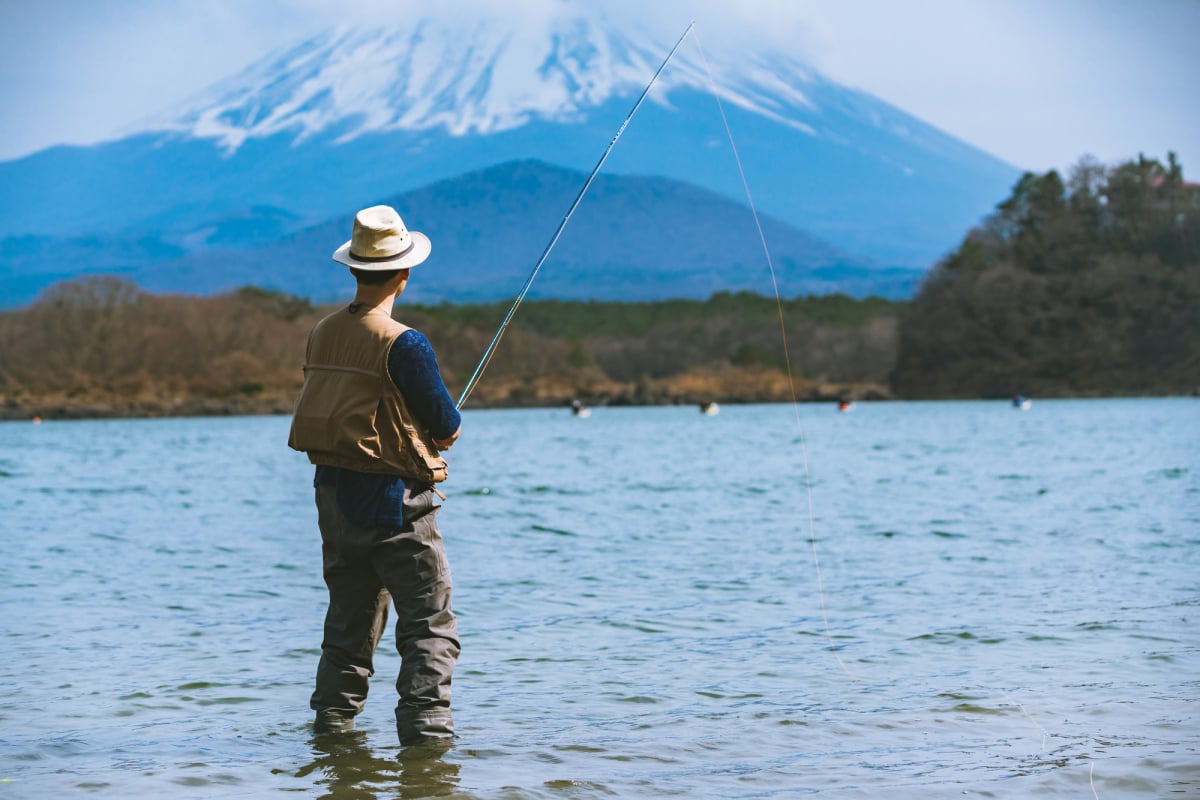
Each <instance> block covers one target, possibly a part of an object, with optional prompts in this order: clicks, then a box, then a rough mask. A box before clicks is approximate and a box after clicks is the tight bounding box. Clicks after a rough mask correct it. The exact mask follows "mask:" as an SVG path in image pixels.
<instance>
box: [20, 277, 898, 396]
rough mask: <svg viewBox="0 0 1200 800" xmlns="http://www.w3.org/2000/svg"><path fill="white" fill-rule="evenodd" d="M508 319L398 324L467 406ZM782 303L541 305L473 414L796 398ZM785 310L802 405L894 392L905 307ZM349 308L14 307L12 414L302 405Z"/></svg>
mask: <svg viewBox="0 0 1200 800" xmlns="http://www.w3.org/2000/svg"><path fill="white" fill-rule="evenodd" d="M507 307H508V306H507V304H502V303H496V304H483V305H462V306H456V305H440V306H419V305H407V304H404V303H403V302H401V304H399V305H398V306H397V308H396V311H395V314H396V316H397V317H398V318H400V319H403V320H404V321H405V322H406V323H407V324H409V325H412V326H413V327H416V328H418V329H419V330H422V331H423V332H425V333H426V334H427V335H428V336H429V337H430V339H431V340H432V341H433V343H434V346H435V347H436V349H437V351H438V354H439V359H440V362H441V365H442V369H443V373H444V377H445V379H446V383H447V385H448V386H449V388H450V389H451V391H452V392H453V393H455V394H456V395H457V393H458V392H459V391H460V390H461V388H462V387H463V386H464V385H465V383H466V381H467V379H468V377H469V376H470V374H471V372H472V371H473V370H474V368H475V365H476V363H477V362H478V359H479V358H480V356H481V355H482V354H483V352H484V350H485V348H486V347H487V344H488V342H489V341H490V340H491V337H492V335H493V334H494V332H495V330H496V328H497V326H498V325H499V324H500V321H501V320H502V319H503V317H504V314H505V312H506V311H507ZM779 307H780V306H777V304H776V301H775V299H774V298H765V297H760V296H757V295H753V294H749V293H739V294H730V293H721V294H717V295H715V296H713V297H712V298H710V299H709V300H707V301H698V300H673V301H664V302H656V303H604V302H567V301H553V300H546V301H526V302H525V303H524V304H523V305H522V306H521V308H520V310H519V311H518V314H517V316H516V317H515V319H514V322H513V324H512V326H511V327H510V328H509V330H508V332H507V334H506V336H505V338H504V340H503V342H502V343H501V346H500V349H499V350H498V351H497V354H496V357H495V358H494V359H493V361H492V363H491V364H490V365H489V367H488V371H487V373H486V375H485V377H484V379H483V380H482V382H481V383H480V384H479V387H478V388H477V390H476V391H475V393H474V394H473V395H472V400H471V402H472V403H473V404H475V405H535V404H551V403H560V402H563V403H565V402H567V401H569V400H570V399H571V398H573V397H581V398H582V399H584V400H585V401H586V402H598V403H604V402H612V403H663V402H699V401H701V400H706V399H715V400H725V401H756V400H762V401H767V400H785V399H790V390H791V387H789V385H788V383H787V380H786V374H785V354H784V348H783V340H782V337H781V336H780V329H779V319H778V313H779V311H778V309H779ZM781 307H782V309H783V313H784V319H785V323H786V328H787V332H788V337H789V339H788V343H789V345H790V348H791V351H790V353H789V356H790V361H791V366H792V370H793V372H794V374H795V375H796V384H795V386H796V389H797V391H798V392H799V394H800V395H801V396H802V397H817V396H830V395H834V394H838V395H840V394H843V393H851V394H859V395H867V394H870V395H872V396H885V395H886V391H887V390H886V385H885V381H886V377H887V374H888V371H889V370H890V369H891V368H892V365H893V364H894V362H895V346H896V331H897V326H898V322H899V317H900V316H901V314H902V313H903V311H904V304H903V303H897V302H892V301H887V300H879V299H874V298H872V299H867V300H854V299H851V298H849V297H845V296H840V295H834V296H826V297H805V298H798V299H794V300H785V301H782V304H781ZM332 310H333V307H314V306H312V305H311V304H310V303H309V302H308V301H306V300H304V299H302V298H297V297H293V296H290V295H288V294H285V293H282V292H277V291H272V290H266V289H260V288H256V287H245V288H242V289H239V290H237V291H234V292H230V293H227V294H223V295H218V296H215V297H194V296H186V295H159V294H150V293H147V292H144V291H142V290H141V289H139V288H138V287H137V286H136V285H135V284H133V283H131V282H129V281H127V280H123V279H121V278H118V277H113V276H89V277H84V278H79V279H76V280H71V281H66V282H63V283H60V284H57V285H55V286H53V287H51V288H50V289H49V290H47V291H46V292H45V293H43V295H41V296H40V297H39V298H38V299H37V300H36V301H35V302H34V303H32V304H31V305H29V306H27V307H25V308H21V309H16V310H12V311H8V312H3V313H0V354H2V357H0V416H8V417H19V416H26V415H29V414H32V413H38V414H43V415H47V416H55V415H59V416H70V415H89V414H92V413H106V412H111V413H134V414H138V413H144V414H159V413H244V412H255V411H276V412H283V411H288V410H290V404H291V400H292V398H293V397H294V396H295V393H296V391H297V390H298V389H299V386H300V382H301V380H302V374H301V370H300V367H301V365H302V363H303V358H304V346H305V342H306V340H307V335H308V332H309V330H310V329H311V327H312V325H313V324H314V323H315V322H316V321H317V320H318V319H320V318H321V316H323V315H324V314H327V313H329V312H330V311H332ZM5 409H7V412H6V411H5Z"/></svg>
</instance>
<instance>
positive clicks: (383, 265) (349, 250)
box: [333, 206, 433, 270]
mask: <svg viewBox="0 0 1200 800" xmlns="http://www.w3.org/2000/svg"><path fill="white" fill-rule="evenodd" d="M431 250H433V245H432V244H430V242H429V237H428V236H426V235H425V234H423V233H418V232H417V231H410V230H408V228H405V227H404V220H402V219H400V215H399V214H397V213H396V209H394V208H392V207H391V206H371V207H370V208H364V209H363V210H362V211H360V212H358V213H357V214H356V215H355V216H354V229H353V231H352V232H351V234H350V241H348V242H346V243H345V244H344V245H342V246H341V247H339V248H338V249H337V250H334V251H333V260H334V261H336V262H338V263H339V264H345V265H346V266H348V267H354V268H356V269H367V270H385V269H407V268H408V267H415V266H416V265H417V264H420V263H421V262H422V261H424V260H425V259H427V258H429V253H430V251H431Z"/></svg>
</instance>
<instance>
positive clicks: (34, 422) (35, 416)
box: [30, 414, 42, 425]
mask: <svg viewBox="0 0 1200 800" xmlns="http://www.w3.org/2000/svg"><path fill="white" fill-rule="evenodd" d="M41 421H42V418H41V417H39V416H37V415H36V414H35V415H34V417H33V419H32V420H30V422H32V423H33V424H34V425H37V424H38V423H40V422H41Z"/></svg>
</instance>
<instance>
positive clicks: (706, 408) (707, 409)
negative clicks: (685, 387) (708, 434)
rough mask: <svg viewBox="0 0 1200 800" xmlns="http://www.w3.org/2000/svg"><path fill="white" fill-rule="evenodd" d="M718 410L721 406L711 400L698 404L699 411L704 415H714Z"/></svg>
mask: <svg viewBox="0 0 1200 800" xmlns="http://www.w3.org/2000/svg"><path fill="white" fill-rule="evenodd" d="M720 411H721V407H720V406H718V405H717V404H716V403H715V402H713V401H712V400H709V401H708V402H705V403H701V404H700V413H701V414H704V415H706V416H709V417H715V416H716V415H717V414H719V413H720Z"/></svg>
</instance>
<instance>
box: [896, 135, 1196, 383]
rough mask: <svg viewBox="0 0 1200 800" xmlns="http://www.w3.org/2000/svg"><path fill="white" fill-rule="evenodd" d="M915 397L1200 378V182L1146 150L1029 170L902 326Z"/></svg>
mask: <svg viewBox="0 0 1200 800" xmlns="http://www.w3.org/2000/svg"><path fill="white" fill-rule="evenodd" d="M891 385H892V388H893V389H894V391H895V392H896V393H897V394H898V395H900V396H904V397H1000V396H1007V395H1011V394H1014V393H1023V394H1027V395H1034V394H1036V395H1041V396H1045V395H1058V396H1063V395H1099V394H1149V393H1194V392H1196V391H1197V390H1198V389H1200V185H1196V184H1192V183H1187V182H1185V181H1184V180H1183V169H1182V167H1181V165H1180V164H1179V162H1178V161H1177V160H1176V158H1175V155H1174V154H1173V153H1172V154H1170V155H1169V156H1168V159H1167V163H1166V164H1162V163H1160V162H1159V161H1156V160H1154V159H1147V158H1144V157H1139V158H1138V159H1136V160H1133V161H1128V162H1124V163H1121V164H1118V165H1116V166H1114V167H1105V166H1102V165H1101V164H1099V163H1097V162H1096V161H1094V160H1091V159H1084V160H1083V161H1081V162H1079V164H1078V165H1077V166H1076V167H1075V168H1074V169H1073V170H1072V171H1071V173H1070V176H1069V177H1068V179H1067V180H1066V181H1065V182H1064V181H1063V179H1062V178H1061V177H1060V176H1059V174H1058V173H1057V172H1056V171H1053V170H1051V171H1050V172H1047V173H1045V174H1042V175H1036V174H1033V173H1026V174H1025V175H1024V176H1023V177H1022V178H1021V179H1020V181H1019V182H1018V183H1017V185H1016V187H1015V188H1014V189H1013V192H1012V195H1011V196H1010V197H1009V198H1008V199H1007V200H1005V201H1004V202H1002V203H1001V204H1000V205H999V206H998V207H997V208H996V211H995V212H994V213H993V214H992V215H991V216H989V217H988V218H987V219H986V220H985V221H984V222H983V223H982V224H981V225H979V226H978V227H976V228H974V229H973V230H971V231H970V232H969V233H968V234H967V235H966V237H965V238H964V239H963V241H962V243H961V244H960V245H959V246H958V248H957V249H956V250H955V251H954V252H952V253H951V254H950V255H949V256H947V257H946V258H945V259H944V260H943V261H942V262H940V263H939V264H938V265H937V266H936V268H935V269H933V270H932V271H931V273H930V274H929V275H928V277H927V279H926V280H925V282H924V284H923V285H922V287H921V290H920V292H919V293H918V295H917V297H916V298H915V299H914V300H913V301H912V306H911V308H910V309H909V312H908V314H906V315H905V316H904V319H903V322H902V323H901V326H900V341H899V348H898V356H897V362H896V368H895V370H894V372H893V373H892V376H891Z"/></svg>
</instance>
